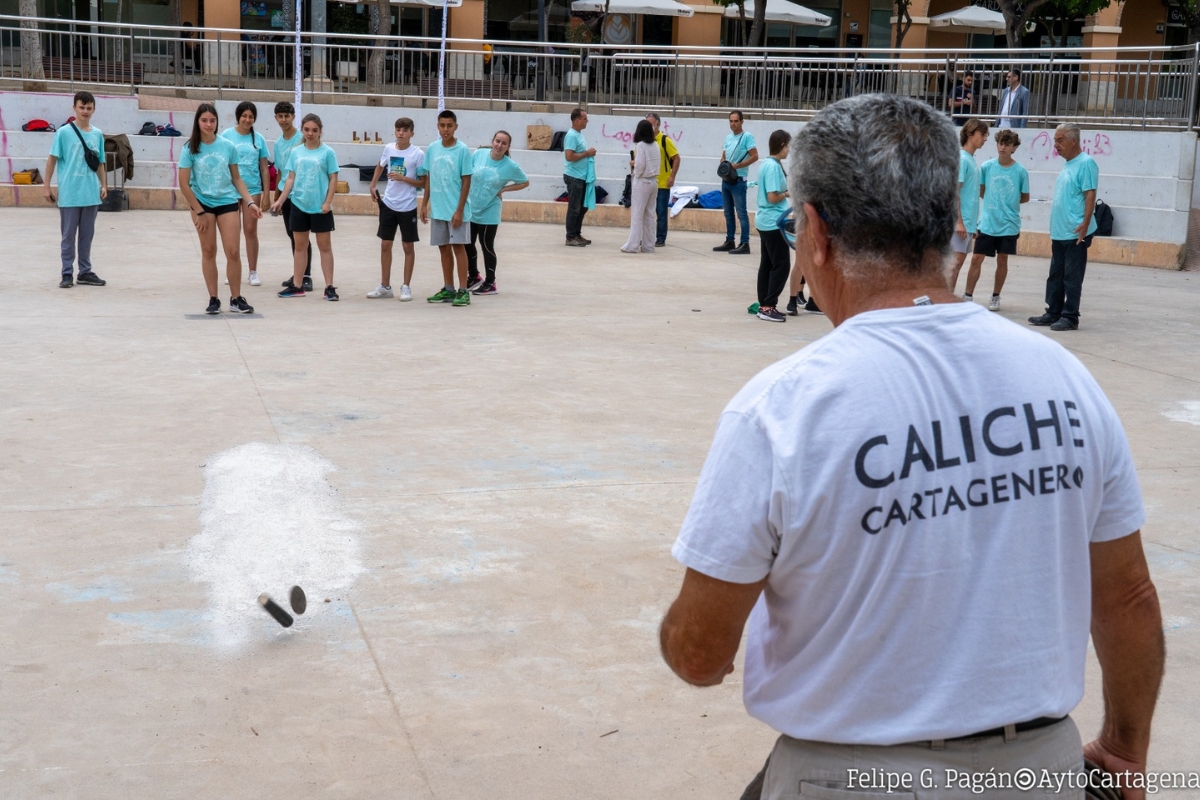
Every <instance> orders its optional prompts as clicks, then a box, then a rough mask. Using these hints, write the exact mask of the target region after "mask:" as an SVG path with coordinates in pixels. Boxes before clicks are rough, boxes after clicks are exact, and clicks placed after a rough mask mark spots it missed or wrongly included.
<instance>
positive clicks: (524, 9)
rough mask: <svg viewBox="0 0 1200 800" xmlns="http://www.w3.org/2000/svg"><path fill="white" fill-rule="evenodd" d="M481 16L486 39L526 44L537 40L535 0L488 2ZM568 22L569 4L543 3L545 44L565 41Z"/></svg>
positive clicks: (548, 0)
mask: <svg viewBox="0 0 1200 800" xmlns="http://www.w3.org/2000/svg"><path fill="white" fill-rule="evenodd" d="M484 14H485V19H484V38H486V39H491V40H504V39H514V40H517V41H528V42H536V41H537V39H538V7H537V0H488V2H487V7H486V9H485V11H484ZM570 18H571V8H570V4H569V1H568V0H546V40H547V41H550V42H561V41H565V39H566V32H567V22H568V20H570Z"/></svg>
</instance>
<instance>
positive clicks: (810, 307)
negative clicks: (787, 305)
mask: <svg viewBox="0 0 1200 800" xmlns="http://www.w3.org/2000/svg"><path fill="white" fill-rule="evenodd" d="M804 313H806V314H824V313H825V312H824V311H822V310H821V309H819V308H817V301H816V300H813V299H812V298H811V297H810V298H808V301H807V302H806V303H805V304H804Z"/></svg>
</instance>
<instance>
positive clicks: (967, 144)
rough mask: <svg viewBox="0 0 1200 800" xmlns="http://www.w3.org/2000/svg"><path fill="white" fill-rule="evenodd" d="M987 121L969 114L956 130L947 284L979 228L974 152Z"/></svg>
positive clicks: (953, 281)
mask: <svg viewBox="0 0 1200 800" xmlns="http://www.w3.org/2000/svg"><path fill="white" fill-rule="evenodd" d="M987 140H988V124H987V123H986V122H984V121H983V120H981V119H976V118H974V117H972V118H971V119H969V120H967V121H966V123H965V124H964V125H963V126H962V129H961V130H959V132H958V142H959V144H960V145H962V149H961V150H959V151H958V219H957V220H956V221H955V224H954V235H953V236H952V237H951V238H950V249H951V250H953V251H954V269H953V270H951V273H950V288H951V289H952V290H953V289H954V287H955V286H957V285H958V273H959V271H960V270H961V269H962V266H963V264H964V263H965V262H966V260H967V254H968V253H970V252H971V245H973V244H974V243H975V232H976V231H977V230H978V228H979V166H978V165H977V164H976V163H975V154H976V153H977V152H979V148H981V147H983V146H984V145H985V144H987Z"/></svg>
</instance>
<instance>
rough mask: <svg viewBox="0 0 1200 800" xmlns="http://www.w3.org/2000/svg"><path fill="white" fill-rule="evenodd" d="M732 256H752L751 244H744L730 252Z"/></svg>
mask: <svg viewBox="0 0 1200 800" xmlns="http://www.w3.org/2000/svg"><path fill="white" fill-rule="evenodd" d="M729 255H731V256H748V255H750V243H749V242H742V243H741V244H739V245H738V246H737V247H735V248H733V249H732V250H730V251H729Z"/></svg>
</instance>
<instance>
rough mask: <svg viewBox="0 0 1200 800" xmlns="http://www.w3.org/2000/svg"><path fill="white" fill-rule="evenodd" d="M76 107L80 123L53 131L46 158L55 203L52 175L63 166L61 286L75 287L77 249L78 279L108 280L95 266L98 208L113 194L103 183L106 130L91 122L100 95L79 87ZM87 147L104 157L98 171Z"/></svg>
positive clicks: (60, 190) (46, 191)
mask: <svg viewBox="0 0 1200 800" xmlns="http://www.w3.org/2000/svg"><path fill="white" fill-rule="evenodd" d="M72 108H73V109H74V112H75V122H74V123H72V124H70V125H64V126H63V127H61V128H59V129H58V130H57V131H56V132H55V134H54V141H53V142H52V143H51V145H50V155H49V157H48V158H47V159H46V170H45V172H46V176H45V181H46V183H45V188H44V189H43V190H42V192H43V194H44V195H45V197H46V200H48V201H49V202H51V203H53V202H55V197H54V190H53V189H52V188H51V187H50V179H51V178H52V177H53V176H54V169H55V167H58V168H59V169H58V199H57V202H58V221H59V228H60V231H61V233H62V245H61V248H60V250H61V255H62V279H61V280H60V281H59V283H58V285H59V286H60V287H61V288H63V289H69V288H71V286H72V279H73V278H74V274H75V256H76V253H78V255H79V279H78V283H79V284H80V285H81V286H103V285H104V284H105V283H106V281H103V280H101V279H100V276H99V275H97V274H96V273H95V272H93V271H92V237H93V236H94V235H95V232H96V213H97V212H98V211H99V210H100V201H101V200H103V199H104V198H105V197H107V196H108V190H107V189H106V188H105V186H104V134H103V133H101V132H100V129H99V128H93V127H92V114H94V113H95V111H96V98H95V97H93V96H92V94H91V92H76V93H75V99H74V102H73V106H72ZM81 139H82V141H81ZM85 143H86V145H85ZM85 146H86V147H87V148H88V149H89V150H91V151H92V152H93V153H95V154H96V157H97V158H98V159H99V160H100V166H99V168H97V169H96V170H95V171H93V170H92V168H91V167H89V166H88V164H87V157H86V156H85V154H84V149H83V148H84V147H85ZM77 242H78V245H77Z"/></svg>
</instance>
